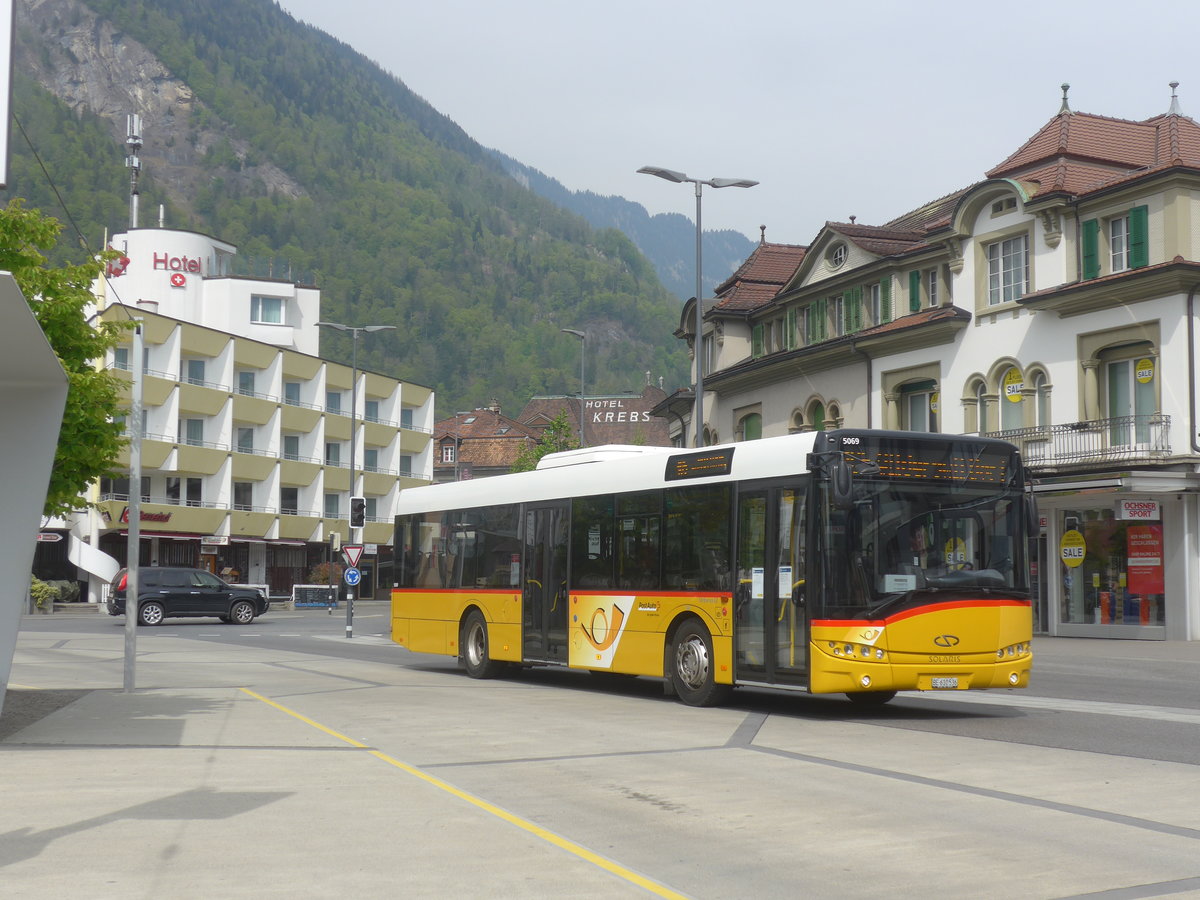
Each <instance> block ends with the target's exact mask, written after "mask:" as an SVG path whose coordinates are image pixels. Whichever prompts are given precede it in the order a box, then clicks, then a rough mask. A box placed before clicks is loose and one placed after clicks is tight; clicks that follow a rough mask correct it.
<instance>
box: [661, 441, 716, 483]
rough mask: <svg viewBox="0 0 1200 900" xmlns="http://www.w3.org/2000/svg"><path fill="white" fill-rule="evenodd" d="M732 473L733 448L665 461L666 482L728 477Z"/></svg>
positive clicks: (682, 455) (704, 451)
mask: <svg viewBox="0 0 1200 900" xmlns="http://www.w3.org/2000/svg"><path fill="white" fill-rule="evenodd" d="M732 471H733V448H732V447H725V448H723V449H721V450H715V449H714V450H703V451H700V452H698V453H683V454H680V455H679V456H672V457H671V458H670V459H668V460H667V472H666V475H664V476H663V477H664V478H665V479H666V480H667V481H685V480H687V479H688V478H713V477H716V476H718V475H728V474H729V473H730V472H732Z"/></svg>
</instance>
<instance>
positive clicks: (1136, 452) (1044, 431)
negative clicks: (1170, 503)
mask: <svg viewBox="0 0 1200 900" xmlns="http://www.w3.org/2000/svg"><path fill="white" fill-rule="evenodd" d="M983 437H994V438H1000V439H1001V440H1004V441H1009V442H1010V443H1013V444H1016V445H1017V447H1019V448H1020V450H1021V457H1022V458H1023V459H1024V461H1025V464H1026V465H1028V466H1033V467H1034V468H1042V467H1050V466H1080V465H1094V464H1106V463H1118V462H1119V463H1130V462H1142V463H1145V462H1151V461H1157V460H1161V459H1165V458H1166V457H1169V456H1171V417H1170V416H1165V415H1160V414H1155V415H1152V416H1117V417H1116V418H1113V419H1094V420H1092V421H1090V422H1070V423H1068V424H1066V425H1051V426H1049V427H1045V428H1041V427H1035V428H1014V429H1012V430H1010V431H989V432H985V433H984V434H983Z"/></svg>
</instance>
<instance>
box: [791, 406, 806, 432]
mask: <svg viewBox="0 0 1200 900" xmlns="http://www.w3.org/2000/svg"><path fill="white" fill-rule="evenodd" d="M803 430H804V413H802V412H801V411H800V410H798V409H797V410H793V412H792V418H791V424H789V425H788V433H789V434H796V433H797V432H800V431H803Z"/></svg>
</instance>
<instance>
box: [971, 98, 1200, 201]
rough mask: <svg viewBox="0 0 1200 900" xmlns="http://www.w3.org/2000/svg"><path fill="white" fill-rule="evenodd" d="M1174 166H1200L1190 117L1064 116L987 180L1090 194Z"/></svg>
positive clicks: (1199, 136) (1198, 132) (1199, 134)
mask: <svg viewBox="0 0 1200 900" xmlns="http://www.w3.org/2000/svg"><path fill="white" fill-rule="evenodd" d="M1171 165H1189V166H1200V125H1198V124H1197V123H1196V122H1195V121H1194V120H1192V119H1190V118H1188V117H1187V116H1182V115H1178V114H1167V115H1161V116H1155V117H1154V118H1152V119H1147V120H1146V121H1144V122H1132V121H1129V120H1128V119H1114V118H1109V117H1108V116H1096V115H1092V114H1090V113H1073V112H1061V113H1059V114H1058V115H1057V116H1055V117H1054V118H1053V119H1051V120H1050V121H1049V122H1047V123H1046V124H1045V125H1044V126H1042V128H1041V130H1039V131H1038V132H1037V134H1035V135H1034V136H1033V137H1031V138H1030V139H1029V140H1028V141H1026V142H1025V143H1024V144H1022V145H1021V147H1020V148H1019V149H1018V150H1017V151H1016V152H1015V153H1013V154H1012V155H1011V156H1010V157H1008V159H1006V160H1004V162H1002V163H1000V165H998V166H996V167H995V168H993V169H991V170H990V171H988V173H987V175H988V177H989V178H1012V179H1015V180H1017V181H1021V182H1033V181H1037V182H1040V185H1039V186H1038V187H1037V190H1038V191H1039V192H1042V193H1044V192H1046V191H1050V190H1065V191H1069V192H1071V193H1085V192H1087V191H1088V190H1096V189H1098V188H1100V187H1102V186H1107V185H1108V184H1109V183H1111V182H1113V181H1117V180H1121V179H1124V178H1127V177H1128V176H1129V175H1131V174H1134V173H1139V172H1146V171H1149V170H1152V169H1156V168H1160V167H1167V166H1171Z"/></svg>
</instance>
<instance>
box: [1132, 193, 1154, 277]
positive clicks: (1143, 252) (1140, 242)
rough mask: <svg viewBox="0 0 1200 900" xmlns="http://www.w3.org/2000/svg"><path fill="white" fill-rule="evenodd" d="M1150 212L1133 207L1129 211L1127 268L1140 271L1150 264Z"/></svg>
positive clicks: (1141, 207) (1146, 209)
mask: <svg viewBox="0 0 1200 900" xmlns="http://www.w3.org/2000/svg"><path fill="white" fill-rule="evenodd" d="M1149 231H1150V210H1149V209H1148V208H1147V207H1145V206H1135V207H1134V208H1133V209H1131V210H1130V211H1129V268H1131V269H1140V268H1142V267H1143V266H1148V265H1149V264H1150V247H1149Z"/></svg>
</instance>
